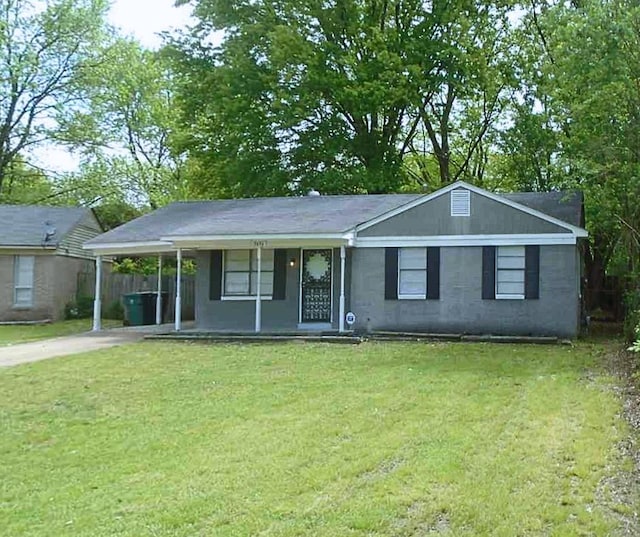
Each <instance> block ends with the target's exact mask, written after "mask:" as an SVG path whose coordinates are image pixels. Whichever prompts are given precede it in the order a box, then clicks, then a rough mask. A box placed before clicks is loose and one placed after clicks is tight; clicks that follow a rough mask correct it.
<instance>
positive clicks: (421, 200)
mask: <svg viewBox="0 0 640 537" xmlns="http://www.w3.org/2000/svg"><path fill="white" fill-rule="evenodd" d="M457 188H466V189H467V190H470V191H471V192H474V193H475V194H478V195H480V196H484V197H485V198H489V199H491V200H493V201H496V202H498V203H502V204H503V205H507V206H509V207H511V208H513V209H517V210H519V211H522V212H524V213H527V214H530V215H531V216H535V217H537V218H540V219H541V220H545V221H547V222H550V223H552V224H555V225H557V226H560V227H562V228H564V229H566V230H568V231H571V232H572V233H573V234H574V235H575V236H576V237H587V236H588V234H587V231H586V230H584V229H583V228H581V227H577V226H574V225H572V224H568V223H567V222H564V221H562V220H559V219H558V218H554V217H553V216H549V215H548V214H545V213H542V212H540V211H536V210H535V209H531V208H530V207H527V206H526V205H522V204H520V203H517V202H515V201H511V200H508V199H506V198H503V197H502V196H500V195H498V194H493V193H492V192H488V191H487V190H484V189H482V188H478V187H477V186H473V185H470V184H468V183H465V182H464V181H456V182H455V183H452V184H450V185H448V186H445V187H443V188H441V189H440V190H436V191H435V192H432V193H431V194H427V195H426V196H422V197H420V198H418V199H415V200H412V201H410V202H408V203H405V204H404V205H401V206H400V207H396V208H395V209H392V210H391V211H388V212H386V213H383V214H381V215H380V216H376V217H375V218H372V219H371V220H369V221H367V222H364V223H362V224H359V225H357V226H356V228H355V230H356V231H362V230H365V229H368V228H370V227H371V226H375V225H376V224H379V223H380V222H384V221H385V220H388V219H389V218H392V217H394V216H396V215H398V214H401V213H403V212H405V211H408V210H409V209H413V208H414V207H418V206H419V205H422V204H423V203H426V202H428V201H431V200H433V199H435V198H439V197H440V196H443V195H445V194H447V193H448V192H451V191H452V190H455V189H457Z"/></svg>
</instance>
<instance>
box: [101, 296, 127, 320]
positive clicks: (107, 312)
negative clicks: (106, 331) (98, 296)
mask: <svg viewBox="0 0 640 537" xmlns="http://www.w3.org/2000/svg"><path fill="white" fill-rule="evenodd" d="M102 317H104V318H105V319H112V320H114V321H124V307H123V306H122V303H121V302H120V301H119V300H114V301H113V302H111V304H109V305H108V306H107V307H106V308H104V311H103V313H102Z"/></svg>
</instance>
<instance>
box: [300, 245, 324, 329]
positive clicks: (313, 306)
mask: <svg viewBox="0 0 640 537" xmlns="http://www.w3.org/2000/svg"><path fill="white" fill-rule="evenodd" d="M302 322H303V323H308V322H316V323H318V322H324V323H328V322H331V250H304V251H303V256H302Z"/></svg>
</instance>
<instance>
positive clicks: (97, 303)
mask: <svg viewBox="0 0 640 537" xmlns="http://www.w3.org/2000/svg"><path fill="white" fill-rule="evenodd" d="M101 294H102V256H101V255H98V256H96V290H95V297H94V299H93V331H94V332H98V331H100V330H101V329H102V322H101V319H100V317H101V311H102V297H101V296H100V295H101Z"/></svg>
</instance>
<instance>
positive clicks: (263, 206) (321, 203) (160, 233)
mask: <svg viewBox="0 0 640 537" xmlns="http://www.w3.org/2000/svg"><path fill="white" fill-rule="evenodd" d="M421 196H422V195H421V194H382V195H355V196H306V197H286V198H246V199H235V200H212V201H192V202H176V203H172V204H170V205H167V206H166V207H162V208H160V209H158V210H156V211H154V212H152V213H149V214H146V215H144V216H142V217H140V218H137V219H135V220H132V221H131V222H128V223H127V224H124V225H122V226H120V227H117V228H115V229H112V230H111V231H108V232H107V233H104V234H102V235H100V236H98V237H96V238H94V239H92V240H90V241H88V242H87V243H86V244H87V245H94V246H98V245H103V244H112V243H116V244H117V243H125V242H151V241H158V240H160V239H161V238H162V237H167V236H172V237H178V236H194V235H226V236H233V235H249V234H256V233H260V234H289V233H341V232H345V231H348V230H350V229H352V228H353V227H355V226H356V225H358V224H361V223H364V222H367V221H369V220H371V219H372V218H375V217H377V216H379V215H381V214H384V213H386V212H388V211H391V210H393V209H396V208H398V207H400V206H402V205H405V204H406V203H409V202H410V201H413V200H415V199H417V198H419V197H421ZM502 196H503V197H505V198H507V199H509V200H512V201H515V202H517V203H520V204H522V205H526V206H528V207H530V208H532V209H535V210H538V211H540V212H543V213H545V214H548V215H549V216H553V217H555V218H558V219H560V220H563V221H565V222H567V223H569V224H572V225H574V226H582V225H583V221H582V220H583V219H582V194H581V193H568V194H567V193H562V192H544V193H533V192H526V193H517V194H502Z"/></svg>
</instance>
